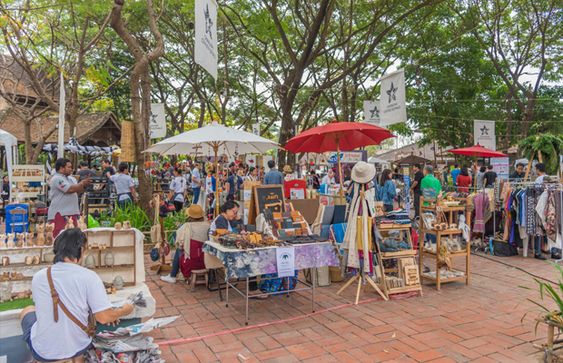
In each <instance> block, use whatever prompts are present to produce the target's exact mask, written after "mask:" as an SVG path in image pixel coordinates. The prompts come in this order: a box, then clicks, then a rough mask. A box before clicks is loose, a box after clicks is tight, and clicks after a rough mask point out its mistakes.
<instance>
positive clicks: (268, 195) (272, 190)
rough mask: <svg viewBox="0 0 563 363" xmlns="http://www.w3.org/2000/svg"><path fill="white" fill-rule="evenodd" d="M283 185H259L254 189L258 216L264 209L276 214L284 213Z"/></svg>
mask: <svg viewBox="0 0 563 363" xmlns="http://www.w3.org/2000/svg"><path fill="white" fill-rule="evenodd" d="M283 203H284V195H283V185H277V184H276V185H257V186H255V187H254V206H255V208H256V215H258V214H260V213H262V212H263V211H264V209H271V210H272V211H274V212H283Z"/></svg>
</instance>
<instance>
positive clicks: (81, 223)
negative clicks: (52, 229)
mask: <svg viewBox="0 0 563 363" xmlns="http://www.w3.org/2000/svg"><path fill="white" fill-rule="evenodd" d="M85 219H86V216H80V218H78V228H80V230H81V231H85V230H86V229H88V226H87V225H86V221H85Z"/></svg>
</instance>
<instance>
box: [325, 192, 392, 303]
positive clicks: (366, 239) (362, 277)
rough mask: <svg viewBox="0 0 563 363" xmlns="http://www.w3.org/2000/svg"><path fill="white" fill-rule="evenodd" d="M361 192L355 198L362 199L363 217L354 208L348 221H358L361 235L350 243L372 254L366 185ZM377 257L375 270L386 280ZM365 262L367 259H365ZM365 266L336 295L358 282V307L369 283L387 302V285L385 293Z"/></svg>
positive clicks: (372, 244) (384, 289)
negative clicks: (358, 244) (363, 289)
mask: <svg viewBox="0 0 563 363" xmlns="http://www.w3.org/2000/svg"><path fill="white" fill-rule="evenodd" d="M361 188H362V189H361V191H360V193H359V196H354V198H360V203H361V204H360V205H362V215H361V216H358V209H357V208H354V209H351V210H350V213H354V214H355V215H353V218H349V219H348V220H357V222H358V225H359V226H360V227H361V228H360V229H361V231H360V232H361V235H360V236H359V237H358V236H357V234H356V236H354V237H355V238H351V239H352V241H351V242H350V243H358V242H361V245H362V250H363V251H364V254H365V253H370V252H372V251H370V247H371V246H374V245H375V244H374V243H370V236H371V230H370V228H369V221H368V217H370V216H369V209H368V208H367V203H366V199H365V184H362V186H361ZM354 204H355V203H354V202H352V203H351V205H354ZM374 255H375V256H376V257H377V266H375V267H374V268H377V269H379V273H380V276H382V279H384V278H385V275H384V274H383V261H382V259H381V255H380V254H379V253H375V254H374ZM364 260H365V257H364ZM367 261H369V258H368V259H367ZM364 269H365V266H363V264H362V263H361V261H360V267H359V269H358V273H357V274H356V275H354V276H352V277H351V278H350V279H349V280H348V281H346V283H345V284H344V285H343V286H342V287H341V288H340V290H338V292H337V293H336V294H337V295H340V294H341V293H342V292H344V290H346V289H347V288H348V287H349V286H351V285H352V284H353V283H354V282H355V281H356V280H357V281H358V287H357V289H356V300H355V305H358V303H359V301H360V294H361V291H362V285H363V284H364V283H368V284H369V285H371V286H372V287H373V289H374V290H375V291H376V292H377V293H378V294H379V295H380V296H381V297H382V298H383V300H385V301H387V300H389V298H388V297H387V287H386V285H385V283H383V284H382V286H383V291H382V290H381V289H380V288H379V286H378V285H377V283H376V282H375V281H374V280H373V279H372V277H371V276H369V274H367V273H366V272H365V271H364Z"/></svg>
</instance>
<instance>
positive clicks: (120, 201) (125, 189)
mask: <svg viewBox="0 0 563 363" xmlns="http://www.w3.org/2000/svg"><path fill="white" fill-rule="evenodd" d="M110 179H111V181H112V182H113V184H115V190H116V191H117V205H118V206H119V208H125V207H126V206H127V205H129V204H132V203H133V198H135V199H136V198H137V192H136V191H135V183H134V182H133V178H131V176H130V175H129V166H128V165H127V163H119V167H118V173H117V174H115V175H112V176H111V177H110Z"/></svg>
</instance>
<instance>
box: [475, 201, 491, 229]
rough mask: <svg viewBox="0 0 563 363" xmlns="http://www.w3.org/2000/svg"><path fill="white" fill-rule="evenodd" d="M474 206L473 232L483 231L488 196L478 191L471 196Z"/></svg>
mask: <svg viewBox="0 0 563 363" xmlns="http://www.w3.org/2000/svg"><path fill="white" fill-rule="evenodd" d="M473 205H474V207H475V223H474V224H473V232H476V233H485V211H486V210H487V209H488V208H489V197H488V196H487V194H486V193H479V194H477V195H476V196H475V197H474V198H473Z"/></svg>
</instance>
